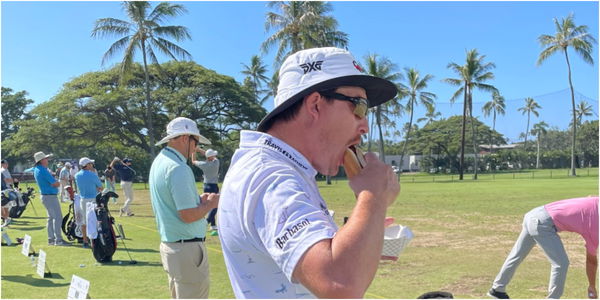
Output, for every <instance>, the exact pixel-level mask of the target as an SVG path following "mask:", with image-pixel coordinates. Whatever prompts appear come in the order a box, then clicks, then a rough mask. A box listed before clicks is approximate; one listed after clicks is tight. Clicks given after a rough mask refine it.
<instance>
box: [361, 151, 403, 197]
mask: <svg viewBox="0 0 600 300" xmlns="http://www.w3.org/2000/svg"><path fill="white" fill-rule="evenodd" d="M365 159H366V163H367V164H366V166H365V168H364V169H363V170H362V171H361V172H360V173H358V175H356V176H354V177H353V178H352V179H350V188H352V190H353V191H354V193H355V194H356V195H358V194H359V193H360V192H362V191H365V190H367V191H370V192H371V193H373V195H375V197H376V199H378V200H379V201H385V203H386V207H388V206H390V205H391V204H392V203H394V201H395V200H396V197H398V193H400V184H399V183H398V177H397V176H396V174H395V173H394V172H393V171H392V167H390V166H389V165H386V164H385V163H383V162H382V161H380V160H379V158H377V156H376V155H375V154H373V153H371V152H369V153H367V154H366V155H365Z"/></svg>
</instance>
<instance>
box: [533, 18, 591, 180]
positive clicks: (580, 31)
mask: <svg viewBox="0 0 600 300" xmlns="http://www.w3.org/2000/svg"><path fill="white" fill-rule="evenodd" d="M554 25H555V27H556V33H554V35H549V34H542V35H540V36H539V37H538V41H539V43H540V45H541V46H542V47H543V48H544V50H542V52H541V53H540V56H539V57H538V60H537V65H538V66H539V65H541V64H542V63H543V62H544V61H545V60H546V59H547V58H548V57H550V56H552V55H553V54H555V53H559V52H562V53H564V55H565V60H566V62H567V69H568V71H569V72H568V75H569V87H570V88H571V106H572V112H573V118H572V119H571V120H572V123H573V124H574V126H573V128H572V131H573V134H572V140H571V173H570V175H571V176H576V175H577V174H576V172H575V143H576V136H577V124H576V120H577V115H576V111H575V90H574V89H573V81H572V80H571V63H570V62H569V54H568V51H567V50H568V48H572V49H573V50H575V53H577V54H579V56H580V57H581V58H582V59H583V61H585V62H586V63H589V64H591V65H593V64H594V58H593V56H592V51H593V44H595V43H596V40H595V39H594V37H593V36H592V35H591V34H590V33H588V27H587V26H585V25H580V26H577V25H575V22H574V16H573V14H569V16H568V17H566V18H564V19H561V20H560V21H559V20H558V19H556V18H554Z"/></svg>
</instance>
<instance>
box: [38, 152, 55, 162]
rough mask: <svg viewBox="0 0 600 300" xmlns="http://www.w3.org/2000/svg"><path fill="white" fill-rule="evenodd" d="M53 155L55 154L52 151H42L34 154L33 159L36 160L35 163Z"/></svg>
mask: <svg viewBox="0 0 600 300" xmlns="http://www.w3.org/2000/svg"><path fill="white" fill-rule="evenodd" d="M52 156H54V155H53V154H52V153H50V154H48V155H46V154H44V152H42V151H40V152H37V153H36V154H34V155H33V159H34V160H35V163H36V164H37V163H38V162H39V161H40V160H42V159H44V158H48V157H52Z"/></svg>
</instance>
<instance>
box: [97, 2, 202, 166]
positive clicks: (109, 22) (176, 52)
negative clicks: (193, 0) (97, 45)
mask: <svg viewBox="0 0 600 300" xmlns="http://www.w3.org/2000/svg"><path fill="white" fill-rule="evenodd" d="M123 10H124V11H125V13H126V14H127V17H128V18H129V21H125V20H120V19H115V18H102V19H98V20H96V23H95V25H94V29H93V30H92V37H94V38H102V37H109V36H116V37H119V39H118V40H117V41H116V42H114V43H113V44H112V45H111V46H110V48H109V49H108V51H106V53H104V57H103V58H102V64H104V63H106V62H107V61H108V60H109V59H110V58H111V57H113V56H115V55H117V53H119V52H123V60H122V61H121V84H124V83H125V82H127V79H128V77H129V75H130V73H131V71H132V65H133V59H134V56H135V55H136V53H137V51H140V52H141V54H142V59H143V67H144V82H145V86H144V90H145V95H146V103H145V106H146V117H145V119H144V120H145V123H146V127H147V129H148V130H147V133H148V138H149V139H150V153H151V155H152V157H154V156H155V154H156V149H155V147H154V141H155V138H154V136H155V134H156V132H155V129H154V117H153V114H154V112H155V111H156V109H157V107H156V104H155V103H154V102H153V101H152V100H151V98H150V76H149V72H148V60H150V62H151V63H152V64H155V65H158V59H157V57H156V53H155V52H156V51H158V52H159V53H162V54H164V55H166V56H168V57H170V58H171V59H173V60H177V57H179V58H183V59H191V57H192V56H191V55H190V54H189V53H188V52H187V51H186V50H185V49H183V48H181V47H179V46H178V45H177V44H175V43H173V42H171V41H169V40H168V39H167V38H172V39H175V41H177V42H181V41H183V40H186V39H191V37H190V34H189V32H188V29H187V28H186V27H184V26H174V25H166V26H163V25H162V23H163V22H165V21H167V20H168V19H170V18H172V17H176V16H179V15H181V14H183V13H185V12H187V10H186V9H185V8H184V7H183V6H182V5H179V4H173V3H169V2H161V3H159V4H158V5H157V6H156V7H154V9H152V10H151V5H150V2H148V1H124V2H123Z"/></svg>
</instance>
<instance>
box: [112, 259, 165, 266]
mask: <svg viewBox="0 0 600 300" xmlns="http://www.w3.org/2000/svg"><path fill="white" fill-rule="evenodd" d="M134 261H135V262H136V263H135V264H132V263H131V261H129V260H123V259H119V260H113V261H112V262H109V263H102V264H101V265H102V266H107V267H136V266H137V267H146V266H152V267H162V263H160V262H148V261H139V260H135V259H134ZM119 262H120V263H119Z"/></svg>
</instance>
